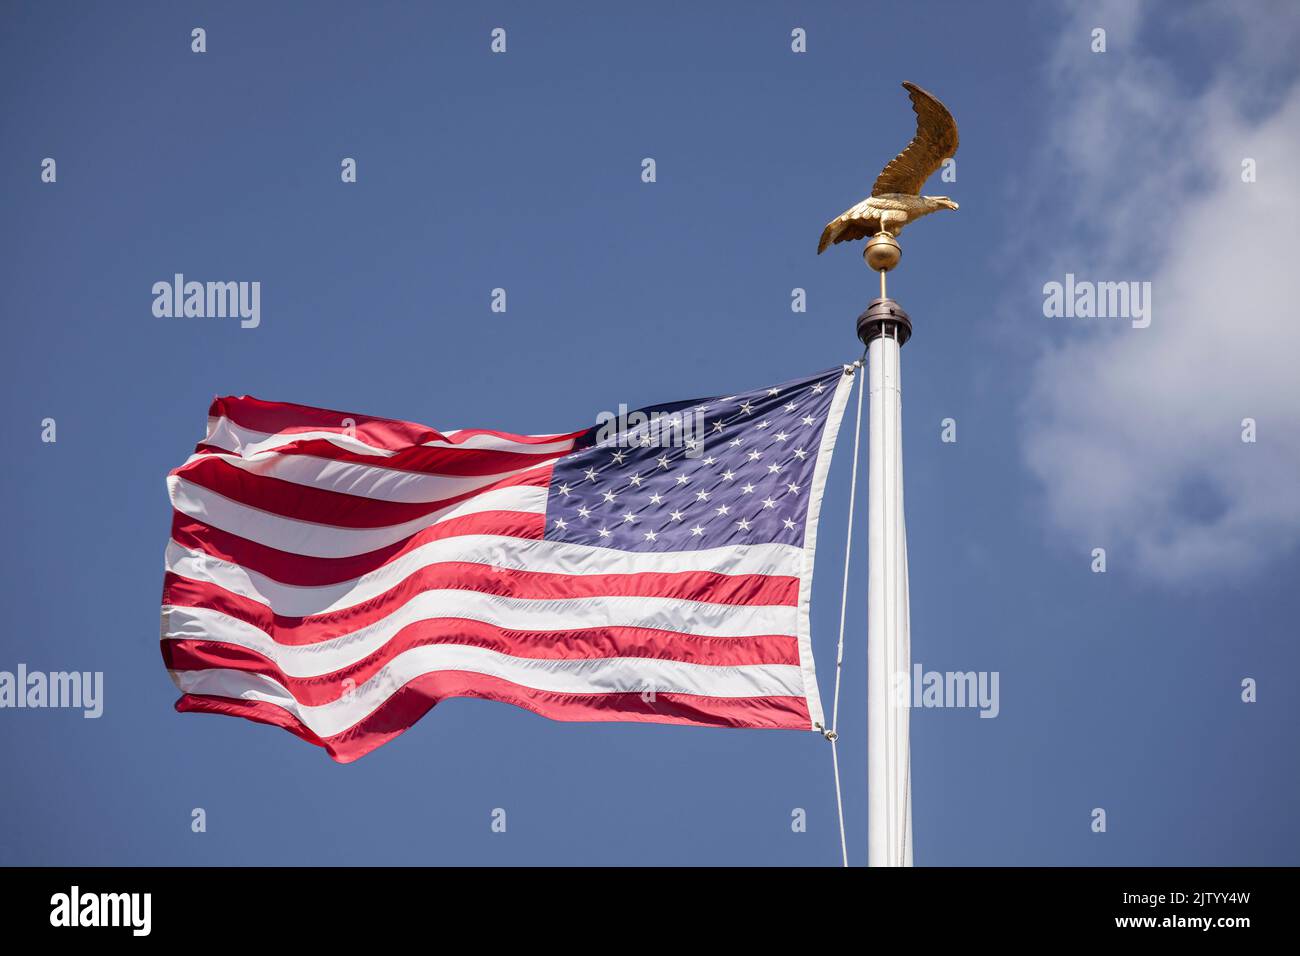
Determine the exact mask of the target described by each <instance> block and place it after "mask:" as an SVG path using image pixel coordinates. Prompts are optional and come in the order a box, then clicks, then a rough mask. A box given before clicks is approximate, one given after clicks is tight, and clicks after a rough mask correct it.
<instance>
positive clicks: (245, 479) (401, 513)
mask: <svg viewBox="0 0 1300 956" xmlns="http://www.w3.org/2000/svg"><path fill="white" fill-rule="evenodd" d="M552 470H553V469H552V466H551V465H548V464H543V465H539V466H537V467H536V468H534V469H532V470H530V471H527V472H524V473H523V474H519V475H511V476H510V477H508V478H502V479H501V480H500V481H497V482H494V483H492V484H490V485H484V486H483V487H482V488H476V489H474V490H473V491H465V492H462V493H460V494H458V495H453V496H451V497H448V498H443V499H440V500H438V501H429V502H400V501H382V500H380V499H378V498H367V497H363V496H361V495H350V494H347V493H346V492H342V491H330V490H329V489H327V488H316V487H312V486H310V485H300V484H297V483H295V482H292V481H285V480H284V479H283V478H272V477H270V476H269V475H259V474H255V473H253V472H250V471H245V470H244V469H243V468H240V467H239V466H237V465H232V464H230V462H227V461H222V460H221V459H220V458H200V459H199V460H197V461H191V462H189V463H187V464H185V465H182V466H181V467H180V468H177V469H176V470H175V471H173V472H171V474H173V475H177V476H179V477H181V478H184V479H185V480H186V481H191V482H193V483H194V484H196V485H201V486H202V487H204V488H207V489H208V490H209V491H215V492H216V493H217V494H219V495H222V496H223V497H226V498H229V499H230V500H231V501H237V502H239V503H240V504H242V505H247V506H248V507H250V508H257V509H258V510H260V511H269V512H271V513H272V514H277V515H280V516H281V517H283V518H293V519H295V520H298V521H309V522H311V523H312V524H322V525H329V526H333V527H336V528H385V527H389V526H391V525H395V524H401V523H403V522H405V521H414V520H416V519H417V518H423V517H425V516H427V515H430V514H432V513H433V512H435V511H438V510H440V509H442V508H447V507H450V506H451V505H454V504H459V503H460V502H462V501H468V500H469V499H471V498H475V497H477V496H478V495H481V494H484V493H485V492H488V491H493V490H496V489H499V488H515V487H520V486H527V487H531V488H545V487H547V486H548V485H549V484H550V483H551V472H552Z"/></svg>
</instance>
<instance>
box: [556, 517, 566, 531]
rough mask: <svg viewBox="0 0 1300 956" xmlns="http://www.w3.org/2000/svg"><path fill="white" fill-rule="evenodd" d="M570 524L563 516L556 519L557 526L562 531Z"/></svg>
mask: <svg viewBox="0 0 1300 956" xmlns="http://www.w3.org/2000/svg"><path fill="white" fill-rule="evenodd" d="M568 526H569V523H568V522H567V521H565V520H564V519H563V518H556V519H555V527H557V528H559V529H560V530H561V531H563V530H564V529H565V528H567V527H568Z"/></svg>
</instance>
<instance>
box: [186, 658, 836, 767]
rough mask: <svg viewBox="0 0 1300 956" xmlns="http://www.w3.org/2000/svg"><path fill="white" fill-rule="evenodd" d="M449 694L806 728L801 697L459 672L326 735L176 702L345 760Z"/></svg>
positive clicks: (659, 717)
mask: <svg viewBox="0 0 1300 956" xmlns="http://www.w3.org/2000/svg"><path fill="white" fill-rule="evenodd" d="M453 697H478V698H481V699H484V700H495V701H500V702H502V703H506V704H514V705H515V706H517V707H522V708H524V709H525V710H531V711H533V712H534V713H536V714H540V715H541V716H543V717H547V718H549V719H551V720H563V721H626V722H636V723H652V724H688V725H691V726H695V727H762V728H776V729H788V730H808V729H809V728H810V718H809V716H808V708H807V704H806V703H805V701H804V699H803V698H802V697H702V696H699V695H696V694H656V695H655V699H654V700H653V701H646V700H643V699H642V698H641V695H640V694H638V693H626V694H556V693H552V692H547V691H538V690H533V689H532V688H528V687H522V686H520V685H519V684H515V683H512V682H511V681H507V680H502V679H501V678H499V677H488V676H486V675H483V674H475V673H470V672H466V671H437V672H435V673H431V674H424V675H422V676H420V677H417V678H415V680H412V681H411V682H410V683H408V684H406V685H405V686H404V687H402V688H401V689H400V690H398V691H397V692H396V693H395V694H393V696H391V697H389V698H388V699H387V700H386V701H384V703H383V704H381V705H380V706H379V708H378V709H377V710H375V711H374V712H373V713H372V714H370V715H369V716H367V717H366V718H365V719H363V720H362V721H360V722H359V723H358V724H356V725H355V726H353V727H349V728H348V729H347V730H345V731H343V732H342V733H340V734H336V735H334V736H332V737H325V738H322V737H319V736H317V735H316V734H315V733H313V732H312V731H311V730H309V729H308V728H307V727H306V726H304V725H303V724H302V723H301V722H300V721H299V720H298V718H297V717H295V716H294V715H293V714H291V713H289V712H288V711H287V710H285V709H284V708H283V707H280V706H278V705H276V704H271V703H267V702H265V701H250V700H234V699H232V698H228V697H210V696H201V695H195V694H185V695H183V696H182V697H181V698H180V699H179V700H178V701H176V709H177V710H178V711H181V712H187V711H193V712H199V713H209V714H225V715H227V716H231V717H244V718H247V719H248V720H255V721H258V722H259V723H264V724H273V725H275V726H277V727H283V728H284V729H285V730H288V731H289V732H290V733H293V734H297V735H298V736H299V737H301V738H303V739H304V740H307V741H309V742H310V743H313V744H316V745H317V746H319V747H324V748H325V750H326V752H328V753H329V755H330V756H331V757H333V758H334V759H335V760H337V761H338V762H339V763H351V762H352V761H354V760H356V759H358V758H359V757H364V756H365V755H366V754H368V753H369V752H370V751H372V750H374V749H375V748H376V747H379V746H381V745H383V744H385V743H387V742H388V741H389V740H392V739H393V738H394V737H396V736H397V735H398V734H400V733H402V732H403V731H405V730H407V729H408V728H409V727H410V726H411V725H412V724H414V723H415V722H416V721H417V720H419V719H420V718H421V717H423V716H424V715H425V714H426V713H428V711H429V710H430V709H431V708H432V707H434V706H435V705H436V704H438V703H439V702H440V701H443V700H447V699H449V698H453Z"/></svg>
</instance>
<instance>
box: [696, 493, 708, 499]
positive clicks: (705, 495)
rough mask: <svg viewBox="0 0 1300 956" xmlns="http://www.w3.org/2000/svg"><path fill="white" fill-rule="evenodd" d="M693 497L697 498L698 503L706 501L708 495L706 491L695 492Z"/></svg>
mask: <svg viewBox="0 0 1300 956" xmlns="http://www.w3.org/2000/svg"><path fill="white" fill-rule="evenodd" d="M695 497H696V498H698V499H699V500H700V501H708V500H709V493H708V492H707V491H697V492H695Z"/></svg>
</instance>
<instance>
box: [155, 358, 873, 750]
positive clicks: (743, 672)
mask: <svg viewBox="0 0 1300 956" xmlns="http://www.w3.org/2000/svg"><path fill="white" fill-rule="evenodd" d="M849 371H850V370H849V369H847V368H835V369H832V370H829V371H827V372H824V373H822V374H819V375H816V376H813V377H812V378H808V379H802V380H798V381H794V382H788V383H786V384H784V385H780V386H776V387H774V388H764V389H758V390H756V391H751V392H745V393H743V394H739V395H729V396H727V397H725V398H710V399H703V400H693V401H690V402H678V403H674V404H671V405H663V406H655V407H651V408H646V409H638V410H637V411H634V412H622V413H619V414H617V415H616V414H613V413H609V414H606V415H602V416H601V419H600V421H599V423H598V425H597V426H595V427H592V428H588V429H585V430H583V431H578V432H573V433H569V434H560V435H544V436H528V435H510V434H506V433H503V432H495V431H482V430H465V431H455V432H445V433H443V432H438V431H435V430H434V429H431V428H427V427H425V426H422V425H416V424H412V423H409V422H401V421H393V420H390V419H381V418H370V417H367V416H364V415H349V414H346V413H342V412H333V411H327V410H324V409H318V408H308V407H305V406H302V405H287V404H279V403H273V402H264V401H260V400H258V399H255V398H249V397H240V398H233V397H232V398H219V399H217V400H216V401H215V402H214V403H213V404H212V408H211V410H210V412H209V418H208V432H207V435H206V437H205V438H204V439H203V441H202V442H201V443H200V444H199V445H198V447H197V449H196V450H195V453H194V454H193V455H192V456H191V457H190V459H189V460H188V461H186V462H185V464H184V465H182V466H181V467H180V468H177V469H176V470H175V471H173V472H172V473H171V474H170V475H169V476H168V479H167V488H168V492H169V495H170V498H171V503H172V507H173V509H174V514H173V521H172V534H171V540H170V542H169V543H168V546H167V558H166V576H165V578H164V584H163V607H162V653H163V659H164V660H165V662H166V664H167V667H168V670H169V671H170V673H171V675H172V678H173V680H174V681H175V682H176V685H177V686H178V687H179V688H180V690H181V692H182V694H183V696H182V697H181V698H180V700H179V701H177V703H176V708H177V709H178V710H181V711H201V712H206V713H216V714H228V715H232V716H238V717H246V718H249V719H250V720H255V721H260V722H263V723H268V724H275V725H277V726H280V727H283V728H285V729H286V730H289V731H292V732H293V733H295V734H297V735H298V736H300V737H302V738H304V739H306V740H308V741H310V742H312V743H314V744H317V745H319V746H321V747H324V748H325V749H326V750H327V751H328V752H329V754H330V756H332V757H333V758H334V759H335V760H338V761H341V762H347V761H351V760H355V759H357V758H358V757H361V756H363V755H364V754H366V753H368V752H369V751H371V750H373V749H375V748H376V747H378V746H380V745H381V744H383V743H385V742H386V741H388V740H390V739H391V738H393V737H395V736H397V735H398V734H400V733H401V732H402V731H404V730H406V729H407V728H408V727H410V726H411V725H412V724H413V723H414V722H415V721H417V720H418V719H419V718H420V717H422V716H423V715H424V714H425V713H426V712H427V711H428V710H429V709H430V708H431V707H433V706H434V705H435V704H436V703H438V702H439V701H440V700H444V699H446V698H449V697H480V698H486V699H490V700H498V701H503V702H506V703H511V704H516V705H518V706H520V707H524V708H527V709H529V710H532V711H535V712H536V713H538V714H541V715H542V716H545V717H550V718H552V719H554V720H592V721H594V720H624V721H651V722H657V723H673V724H691V725H697V726H725V727H774V728H793V729H804V730H807V729H812V728H813V727H814V726H815V725H818V724H820V723H821V720H822V716H821V706H820V702H819V695H818V692H817V683H816V676H815V674H814V671H813V657H812V647H811V641H810V639H809V631H808V604H809V599H810V597H811V591H812V572H813V553H814V545H815V540H816V532H817V513H818V510H819V507H820V503H821V496H822V489H823V486H824V485H825V481H826V473H827V469H828V468H829V465H830V459H831V451H832V449H833V446H834V443H835V435H836V432H837V431H838V428H839V420H840V415H841V412H842V411H843V407H844V403H845V400H846V398H847V396H848V392H849V389H850V385H851V378H852V376H851V375H850V374H849Z"/></svg>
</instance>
